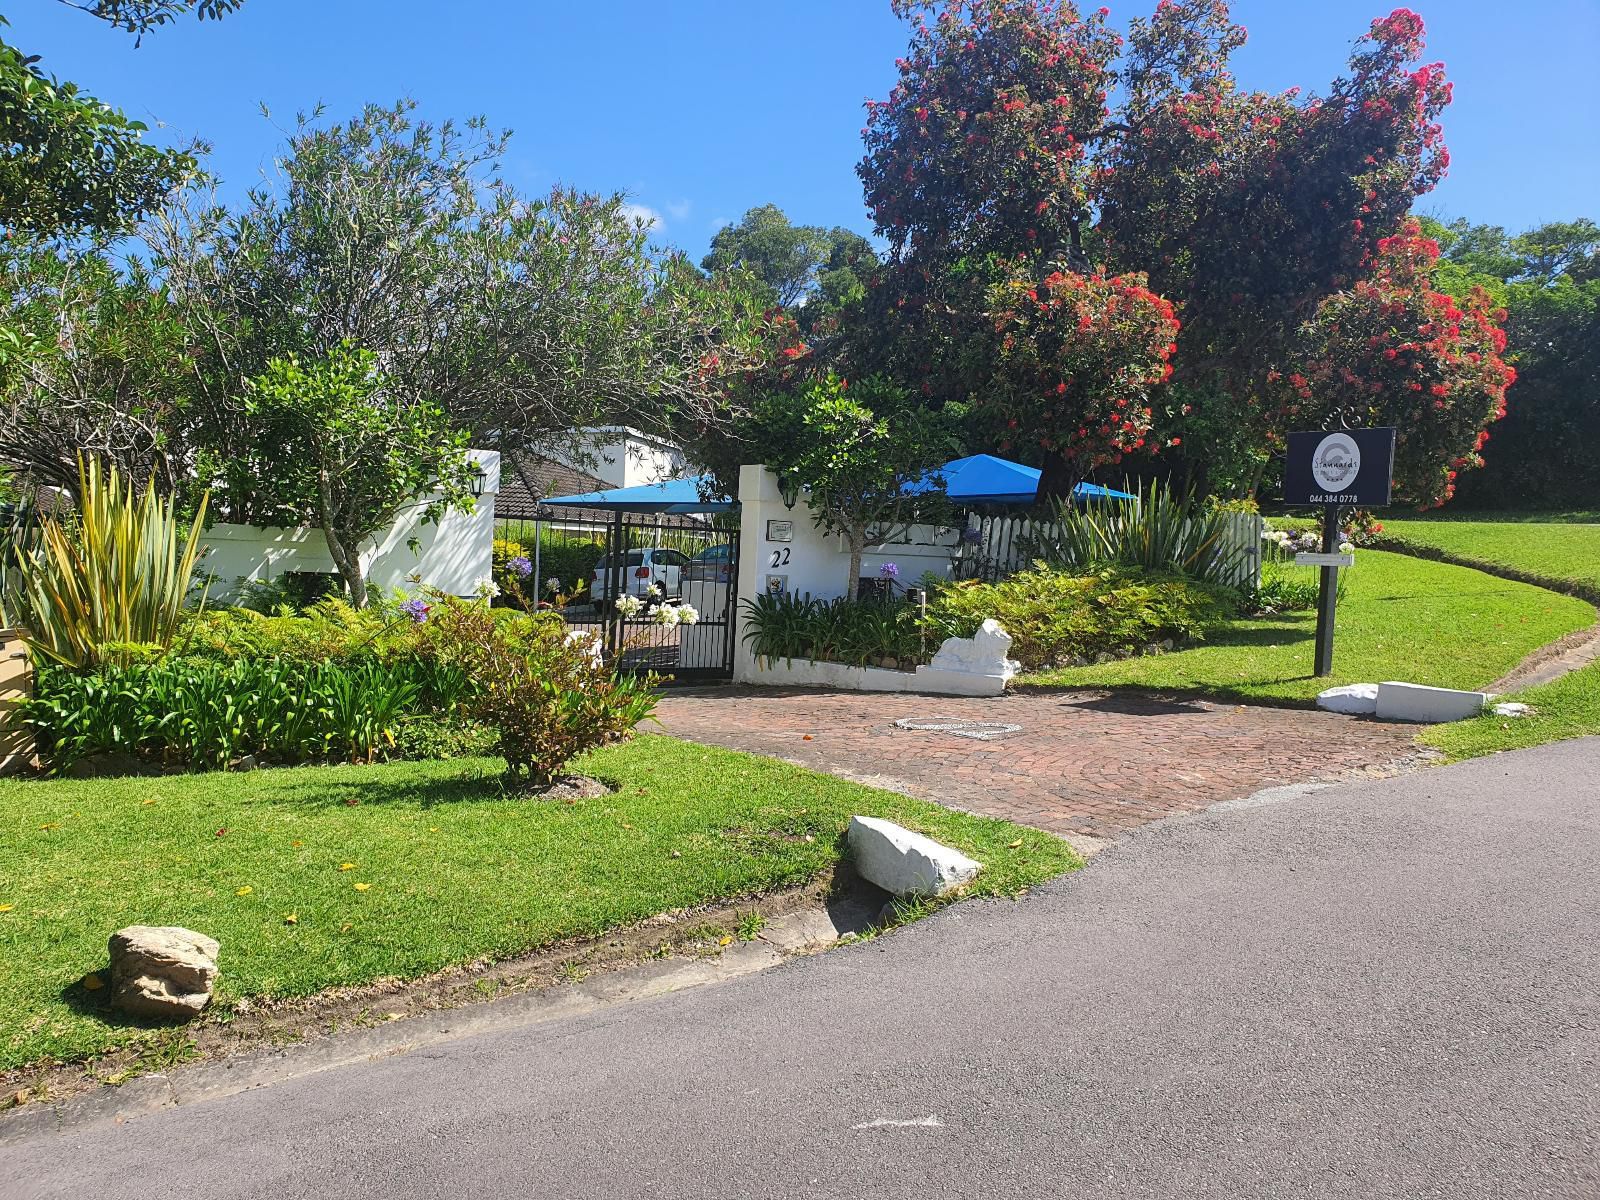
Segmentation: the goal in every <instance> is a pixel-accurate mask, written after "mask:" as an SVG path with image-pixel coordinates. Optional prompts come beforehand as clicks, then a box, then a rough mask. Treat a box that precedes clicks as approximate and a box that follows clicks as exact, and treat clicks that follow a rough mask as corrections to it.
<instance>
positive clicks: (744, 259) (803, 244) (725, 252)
mask: <svg viewBox="0 0 1600 1200" xmlns="http://www.w3.org/2000/svg"><path fill="white" fill-rule="evenodd" d="M869 258H870V259H871V261H873V262H876V261H877V260H876V256H875V255H873V254H872V246H871V243H870V242H868V241H867V240H866V238H864V237H862V236H861V235H860V234H858V233H852V232H851V231H850V230H848V229H839V228H835V229H824V228H823V227H822V226H820V225H795V224H793V223H792V222H790V220H789V218H788V217H787V216H785V215H784V212H783V210H782V209H781V208H779V207H778V206H777V205H776V204H763V205H760V206H759V207H757V208H752V209H751V210H750V211H749V212H747V213H745V214H744V216H743V217H741V218H740V219H739V221H738V223H737V224H733V225H724V226H723V227H722V228H721V229H719V230H718V231H717V234H716V236H715V237H713V238H712V239H711V253H709V254H707V255H706V256H705V258H704V259H703V260H702V261H701V263H700V266H701V267H702V268H703V269H704V270H706V271H708V272H710V273H711V274H713V275H715V274H719V273H721V272H725V271H729V270H732V269H734V268H736V267H742V268H744V269H745V270H747V271H749V272H750V273H751V274H752V275H753V276H754V277H755V278H756V279H757V280H759V281H760V283H761V285H762V287H763V288H764V289H765V290H766V292H767V294H768V296H769V297H770V299H771V302H772V303H774V304H780V305H782V306H783V307H785V308H792V307H794V306H796V305H798V304H801V303H804V302H807V301H808V300H810V299H811V298H812V297H813V296H815V295H816V294H817V293H818V292H820V293H821V294H822V296H823V297H824V299H825V300H826V301H827V302H828V303H830V304H837V303H841V302H843V301H845V300H847V299H848V298H849V297H850V295H851V293H852V291H853V288H852V284H851V277H853V276H854V274H855V272H856V270H858V269H859V265H860V264H861V263H862V262H864V261H866V260H868V259H869Z"/></svg>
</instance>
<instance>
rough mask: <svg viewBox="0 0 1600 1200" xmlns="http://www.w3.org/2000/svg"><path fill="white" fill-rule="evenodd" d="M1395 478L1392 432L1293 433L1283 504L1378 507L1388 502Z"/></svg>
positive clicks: (1334, 430)
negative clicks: (1391, 485)
mask: <svg viewBox="0 0 1600 1200" xmlns="http://www.w3.org/2000/svg"><path fill="white" fill-rule="evenodd" d="M1393 477H1394V430H1393V429H1325V430H1321V431H1319V432H1313V433H1291V434H1290V435H1289V461H1288V465H1287V466H1286V467H1285V468H1284V472H1283V502H1284V503H1285V504H1291V505H1293V504H1344V505H1350V506H1352V507H1355V508H1377V507H1381V506H1383V505H1385V504H1388V503H1389V485H1390V482H1391V481H1392V479H1393Z"/></svg>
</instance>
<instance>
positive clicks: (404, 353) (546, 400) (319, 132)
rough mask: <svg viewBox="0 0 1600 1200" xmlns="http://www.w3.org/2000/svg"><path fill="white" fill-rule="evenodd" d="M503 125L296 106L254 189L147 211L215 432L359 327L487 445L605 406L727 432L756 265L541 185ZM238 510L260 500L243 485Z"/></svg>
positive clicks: (696, 430) (391, 369) (603, 410)
mask: <svg viewBox="0 0 1600 1200" xmlns="http://www.w3.org/2000/svg"><path fill="white" fill-rule="evenodd" d="M506 144H507V143H506V136H505V135H503V134H500V133H496V132H494V131H492V130H490V129H489V128H488V126H487V124H486V123H485V122H484V121H482V120H473V121H470V122H468V123H467V124H466V125H464V126H457V125H455V124H452V123H449V122H446V123H443V124H438V125H435V124H432V123H430V122H427V121H422V120H419V119H417V118H416V115H415V106H414V105H412V104H411V103H409V102H406V103H401V104H398V105H396V106H394V107H392V108H385V107H381V106H376V105H374V106H368V107H367V108H366V109H365V110H364V111H363V112H362V113H361V114H360V115H359V116H358V117H356V118H355V119H353V120H351V121H349V122H346V123H344V124H342V125H331V126H329V125H324V124H322V123H321V122H320V120H319V119H318V117H317V116H316V115H315V114H313V115H312V116H310V117H307V118H304V119H302V120H301V122H300V123H299V126H298V127H297V129H296V131H295V132H294V134H293V135H292V136H291V137H290V139H289V144H288V147H287V150H286V153H285V154H284V155H283V157H282V159H281V160H280V162H279V164H278V178H277V179H276V180H274V181H271V182H269V183H268V184H267V185H264V186H262V187H260V188H257V189H256V190H255V191H253V192H252V193H251V194H250V197H249V199H248V201H247V202H246V203H245V205H244V206H243V209H242V210H241V211H238V212H230V211H228V210H227V209H225V208H223V207H221V206H219V205H214V204H213V205H205V204H202V203H198V202H195V201H192V200H191V201H188V202H186V203H185V204H183V205H181V206H176V207H173V208H171V209H169V210H166V211H164V212H163V213H162V214H161V216H160V218H159V220H157V221H155V222H153V223H152V224H151V226H149V227H148V228H147V230H146V239H147V241H148V242H149V243H150V244H151V245H152V247H153V248H154V251H155V256H156V257H155V261H156V264H157V266H158V268H159V269H160V271H161V273H162V275H163V276H164V278H165V279H166V280H167V283H168V286H169V288H170V290H171V292H172V295H173V297H174V299H175V300H176V302H177V303H178V304H179V305H180V307H181V308H182V310H183V313H184V319H185V321H186V322H187V323H188V325H189V326H190V328H191V329H193V330H194V331H195V332H196V335H197V340H198V341H199V342H200V344H201V347H202V350H203V352H202V354H201V356H200V361H199V369H198V376H199V379H200V387H201V390H202V393H203V397H202V398H203V401H204V408H205V413H206V415H205V423H206V427H207V431H206V437H207V440H208V442H209V444H211V445H213V446H217V447H221V448H226V447H229V446H233V445H237V444H238V429H237V427H238V424H239V420H240V415H239V413H238V411H237V405H236V403H235V402H234V401H235V398H236V397H237V396H238V395H239V394H240V390H241V387H242V383H243V381H244V380H245V379H248V378H251V377H253V376H255V375H257V374H260V373H261V372H262V371H264V370H265V369H266V365H267V363H268V362H269V361H271V360H272V359H274V358H279V357H283V356H286V355H295V356H299V357H301V358H302V359H305V360H307V361H310V360H315V359H319V358H322V357H324V356H326V355H328V354H329V353H331V352H332V351H333V350H334V348H335V347H337V346H339V345H340V344H341V343H344V342H346V341H348V342H351V343H353V344H355V345H359V346H363V347H369V348H371V350H372V351H373V353H375V354H376V355H378V356H379V359H380V361H381V363H382V367H383V373H384V376H385V378H386V380H387V385H386V386H387V388H388V390H389V391H390V392H392V393H393V394H396V395H404V396H406V397H408V398H409V399H410V401H411V402H413V403H415V402H421V401H422V400H423V399H424V398H426V399H427V400H429V401H432V402H436V403H438V404H439V405H440V406H442V407H443V409H444V410H445V411H446V412H447V413H448V414H449V416H450V418H451V420H452V422H453V423H454V424H455V426H456V427H458V428H461V429H464V430H466V431H468V432H469V433H470V434H471V435H472V436H473V438H474V439H475V441H476V442H477V444H480V445H486V446H495V447H498V448H500V449H502V450H504V451H507V452H509V454H510V456H511V461H512V462H513V464H514V463H515V462H516V461H517V459H518V458H519V457H520V453H521V452H523V451H541V450H548V449H550V448H552V447H553V446H554V445H557V444H559V443H562V442H570V441H571V440H572V439H573V436H574V434H575V432H576V431H578V430H580V429H582V428H584V427H586V426H591V425H595V424H607V423H628V424H632V425H635V426H640V427H643V428H646V429H650V430H655V431H659V432H662V433H666V434H669V435H680V434H681V435H683V436H685V437H705V438H714V437H715V436H716V433H717V431H718V430H720V429H723V428H725V427H726V426H727V425H728V424H729V422H730V420H731V417H732V413H731V411H730V408H729V406H730V404H731V403H733V401H734V399H735V398H737V396H739V395H740V394H741V393H740V392H739V390H738V386H737V385H738V384H740V383H741V382H742V380H743V379H744V377H745V375H746V374H747V373H748V372H750V371H752V370H754V369H755V368H757V367H759V366H761V365H762V364H763V363H764V362H765V356H766V355H767V353H768V349H769V348H768V344H767V340H766V334H767V330H768V327H769V324H770V322H769V321H768V319H767V317H766V314H765V307H766V306H765V304H764V303H763V302H762V300H761V299H760V297H759V296H757V295H756V294H755V292H754V289H753V288H752V287H751V286H750V285H749V281H748V279H747V278H746V277H745V276H744V275H743V274H742V273H739V272H732V273H728V274H725V275H722V276H719V277H718V278H716V279H711V280H708V279H706V277H705V276H703V275H702V274H701V273H700V272H698V271H695V270H694V269H693V267H692V266H691V265H690V264H688V263H687V262H685V261H684V260H683V259H682V258H681V257H677V256H667V257H665V258H661V257H658V256H655V255H653V254H652V253H651V252H650V250H649V247H648V246H647V245H646V235H645V232H644V231H643V230H641V229H640V228H638V226H637V223H635V222H634V221H632V220H630V219H629V217H628V215H627V213H626V211H625V210H624V206H623V202H622V199H621V198H620V197H617V196H612V197H609V198H607V197H600V196H594V195H587V194H584V193H580V192H576V191H573V190H570V189H567V188H558V189H556V190H554V191H552V192H551V193H550V194H549V195H547V196H542V197H524V196H521V195H518V194H517V193H516V192H515V191H514V190H513V189H511V188H510V187H508V186H507V185H505V183H504V181H503V180H502V179H501V178H500V176H499V168H498V162H499V158H500V155H501V154H502V152H503V151H504V149H505V146H506ZM226 503H227V504H228V505H229V506H230V513H231V514H232V519H235V520H246V521H253V520H256V519H257V516H256V513H255V511H254V510H255V508H256V507H257V506H256V505H255V504H254V501H253V499H252V496H251V494H250V493H249V492H245V491H237V490H235V491H231V492H230V493H229V496H228V499H227V501H226Z"/></svg>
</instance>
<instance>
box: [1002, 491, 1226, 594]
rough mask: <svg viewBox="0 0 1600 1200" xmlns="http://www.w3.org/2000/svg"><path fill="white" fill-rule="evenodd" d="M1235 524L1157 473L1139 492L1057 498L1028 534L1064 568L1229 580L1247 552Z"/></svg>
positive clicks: (1043, 554)
mask: <svg viewBox="0 0 1600 1200" xmlns="http://www.w3.org/2000/svg"><path fill="white" fill-rule="evenodd" d="M1232 525H1233V515H1232V514H1231V513H1229V512H1227V511H1226V510H1224V509H1222V508H1219V507H1216V506H1212V505H1209V504H1206V503H1204V502H1202V501H1201V500H1200V499H1199V498H1198V497H1197V496H1196V495H1195V494H1194V493H1193V492H1182V493H1180V492H1178V491H1176V490H1175V489H1174V488H1172V487H1171V486H1170V485H1169V484H1165V483H1162V482H1161V481H1159V480H1156V481H1153V482H1151V483H1148V484H1146V485H1145V486H1144V487H1143V488H1141V490H1140V491H1139V494H1138V499H1136V500H1108V501H1103V502H1100V503H1095V504H1072V503H1062V502H1061V501H1059V500H1057V501H1054V502H1053V503H1052V507H1051V520H1050V522H1049V523H1048V524H1045V525H1039V526H1035V528H1034V533H1033V537H1032V539H1031V541H1032V549H1033V552H1034V554H1035V555H1036V557H1038V558H1039V559H1041V560H1042V561H1043V562H1045V563H1047V564H1048V565H1050V566H1053V567H1058V568H1063V569H1066V570H1077V571H1085V570H1090V569H1094V568H1099V567H1120V568H1138V569H1140V570H1144V571H1152V572H1171V573H1174V574H1178V575H1184V576H1187V577H1188V578H1191V579H1198V580H1203V581H1205V582H1207V583H1212V584H1217V585H1222V586H1229V585H1237V584H1238V583H1239V582H1240V580H1241V575H1242V573H1243V572H1242V567H1243V562H1244V558H1245V549H1244V547H1241V546H1238V545H1236V544H1235V543H1234V542H1233V541H1232V540H1231V538H1230V537H1229V534H1230V532H1231V529H1232Z"/></svg>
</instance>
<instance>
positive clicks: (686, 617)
mask: <svg viewBox="0 0 1600 1200" xmlns="http://www.w3.org/2000/svg"><path fill="white" fill-rule="evenodd" d="M699 623H700V610H699V609H698V608H696V607H695V606H694V605H692V604H680V605H678V624H679V625H698V624H699Z"/></svg>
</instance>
